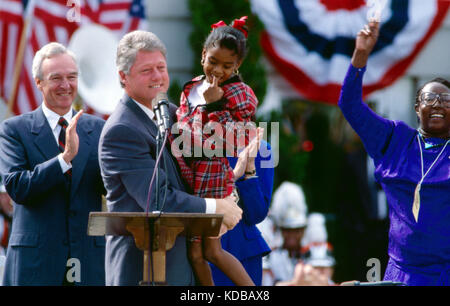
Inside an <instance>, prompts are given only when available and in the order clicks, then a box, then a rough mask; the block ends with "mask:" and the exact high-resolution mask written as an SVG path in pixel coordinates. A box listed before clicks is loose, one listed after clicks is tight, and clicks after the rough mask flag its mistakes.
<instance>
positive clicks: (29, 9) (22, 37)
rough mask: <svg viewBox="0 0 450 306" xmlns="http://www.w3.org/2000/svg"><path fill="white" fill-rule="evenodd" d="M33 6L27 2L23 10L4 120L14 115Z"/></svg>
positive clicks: (33, 0)
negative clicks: (20, 31)
mask: <svg viewBox="0 0 450 306" xmlns="http://www.w3.org/2000/svg"><path fill="white" fill-rule="evenodd" d="M34 4H35V0H30V1H28V5H27V8H26V10H25V23H24V25H23V29H22V33H21V34H20V43H19V50H18V52H17V57H16V62H15V64H14V74H13V79H12V90H11V95H10V97H9V99H8V111H7V114H6V118H8V117H10V116H13V115H14V113H13V106H14V98H15V96H16V93H17V88H18V85H19V77H20V72H21V68H22V64H23V57H24V54H25V46H26V43H27V38H28V32H29V28H30V24H31V20H32V18H33V12H34Z"/></svg>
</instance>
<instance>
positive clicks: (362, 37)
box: [352, 20, 380, 68]
mask: <svg viewBox="0 0 450 306" xmlns="http://www.w3.org/2000/svg"><path fill="white" fill-rule="evenodd" d="M379 27H380V23H379V22H377V21H375V20H371V21H370V22H369V24H368V25H365V26H364V29H362V30H360V31H359V32H358V35H357V37H356V42H355V50H354V52H353V57H352V65H353V66H354V67H356V68H362V67H364V66H366V64H367V60H368V58H369V55H370V52H372V50H373V48H374V46H375V44H376V42H377V39H378V34H379Z"/></svg>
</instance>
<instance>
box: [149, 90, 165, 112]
mask: <svg viewBox="0 0 450 306" xmlns="http://www.w3.org/2000/svg"><path fill="white" fill-rule="evenodd" d="M163 101H166V102H167V101H169V98H168V97H167V93H166V92H158V93H157V94H156V97H155V98H154V99H153V100H152V108H153V109H155V108H158V104H159V103H160V102H163Z"/></svg>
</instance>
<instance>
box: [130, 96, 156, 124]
mask: <svg viewBox="0 0 450 306" xmlns="http://www.w3.org/2000/svg"><path fill="white" fill-rule="evenodd" d="M130 99H131V100H132V101H134V103H136V104H137V105H138V106H139V107H140V108H141V109H142V110H143V111H144V113H146V114H147V116H148V117H149V118H150V120H154V118H155V113H154V112H153V111H152V110H151V109H150V108H148V107H147V106H145V105H144V104H142V103H139V102H138V101H136V100H134V99H133V98H130Z"/></svg>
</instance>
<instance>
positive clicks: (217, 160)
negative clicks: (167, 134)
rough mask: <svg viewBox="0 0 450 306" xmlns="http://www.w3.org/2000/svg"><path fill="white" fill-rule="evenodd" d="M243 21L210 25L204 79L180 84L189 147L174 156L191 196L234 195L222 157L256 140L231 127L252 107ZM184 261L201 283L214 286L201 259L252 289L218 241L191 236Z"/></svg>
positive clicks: (181, 113)
mask: <svg viewBox="0 0 450 306" xmlns="http://www.w3.org/2000/svg"><path fill="white" fill-rule="evenodd" d="M246 18H247V17H242V18H241V19H239V20H235V21H233V23H232V24H231V25H230V26H227V25H226V24H225V23H224V22H223V21H220V22H218V23H216V24H214V25H212V28H213V30H212V31H211V33H210V34H209V36H208V37H207V39H206V41H205V43H204V47H203V52H202V60H201V64H202V66H203V71H204V73H205V75H203V76H199V77H196V78H194V79H193V80H192V81H190V82H188V83H187V84H185V86H184V88H183V92H182V94H181V98H180V107H179V108H178V110H177V118H178V124H179V128H180V130H182V131H183V133H186V131H189V134H188V135H189V136H188V137H189V138H190V139H191V143H193V145H192V146H191V147H189V148H188V146H186V145H185V143H183V145H184V147H183V152H184V153H185V154H184V157H183V156H181V157H178V158H177V159H178V162H179V164H180V168H181V174H182V176H183V178H184V179H185V180H186V182H187V183H188V184H189V185H190V186H191V188H192V189H193V191H194V195H197V196H200V197H203V198H219V199H220V198H225V197H227V196H229V195H230V194H232V193H235V194H237V193H236V191H235V189H234V177H235V173H233V169H232V168H231V167H230V165H229V162H228V159H227V158H226V156H227V154H228V155H229V154H232V155H233V156H236V155H237V149H236V147H238V148H244V147H245V146H246V145H247V144H248V143H249V141H248V138H249V134H251V135H252V136H256V135H255V134H256V128H254V127H253V129H251V130H252V131H253V132H255V133H250V132H249V131H248V130H247V132H246V133H245V132H244V133H243V134H242V133H241V132H240V131H243V130H244V129H236V125H233V124H232V123H239V124H241V125H239V126H241V127H243V126H244V125H245V124H247V123H250V122H251V120H252V118H253V117H254V115H255V111H256V107H257V104H258V100H257V98H256V96H255V94H254V92H253V90H252V89H251V88H250V87H249V86H248V85H246V84H245V83H243V82H242V80H241V78H240V77H239V72H238V68H239V67H240V65H241V64H242V61H243V59H244V57H245V55H246V53H247V47H246V40H247V28H246V26H245V20H246ZM208 129H210V130H211V133H210V134H209V133H208V132H207V130H208ZM238 131H239V132H238ZM184 136H185V135H184ZM259 137H261V135H259ZM259 137H254V139H255V141H256V142H259V141H258V139H259ZM243 139H244V140H243ZM196 149H200V151H201V153H202V154H198V151H196ZM249 149H250V146H248V147H246V149H245V150H244V151H243V153H242V154H241V155H242V156H244V155H247V156H248V150H249ZM186 152H188V154H186ZM187 155H188V156H189V155H190V156H191V157H187ZM200 155H201V156H200ZM211 155H214V156H211ZM241 155H240V156H241ZM238 163H240V165H237V166H236V167H235V169H237V168H241V169H245V163H246V158H245V157H243V158H240V162H238ZM243 164H244V165H243ZM241 172H242V170H241ZM242 174H243V173H240V175H242ZM224 232H226V228H224V226H223V225H222V229H221V234H224ZM189 258H190V260H191V264H192V266H193V269H194V271H195V274H196V277H197V280H198V282H199V283H200V284H201V285H214V282H213V279H212V275H211V270H210V267H209V264H208V263H207V261H209V262H212V263H213V264H214V265H216V266H217V267H218V268H219V269H221V270H222V271H223V272H224V273H225V274H226V275H227V276H228V277H229V278H230V279H231V280H232V281H233V282H234V283H235V284H236V285H238V286H249V285H254V283H253V281H252V279H251V278H250V277H249V276H248V274H247V272H246V271H245V269H244V267H243V266H242V264H241V263H240V262H239V260H237V259H236V258H235V257H234V256H233V255H231V254H230V253H228V252H226V251H225V250H223V249H222V246H221V243H220V238H205V239H203V240H202V239H200V238H199V237H194V238H193V239H191V243H190V248H189ZM205 259H206V260H207V261H206V260H205Z"/></svg>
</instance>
